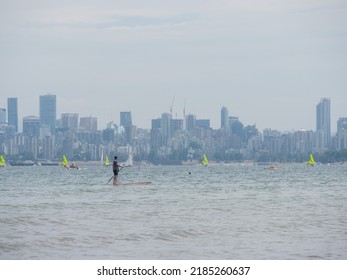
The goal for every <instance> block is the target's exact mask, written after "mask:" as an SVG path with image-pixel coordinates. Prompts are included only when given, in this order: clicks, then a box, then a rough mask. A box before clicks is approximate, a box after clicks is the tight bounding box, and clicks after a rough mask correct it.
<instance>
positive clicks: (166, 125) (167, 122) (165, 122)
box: [161, 113, 172, 146]
mask: <svg viewBox="0 0 347 280" xmlns="http://www.w3.org/2000/svg"><path fill="white" fill-rule="evenodd" d="M171 119H172V116H171V114H169V113H163V114H162V115H161V132H162V136H163V145H164V146H168V145H169V142H170V140H171Z"/></svg>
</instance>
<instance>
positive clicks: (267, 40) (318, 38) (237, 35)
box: [0, 0, 347, 132]
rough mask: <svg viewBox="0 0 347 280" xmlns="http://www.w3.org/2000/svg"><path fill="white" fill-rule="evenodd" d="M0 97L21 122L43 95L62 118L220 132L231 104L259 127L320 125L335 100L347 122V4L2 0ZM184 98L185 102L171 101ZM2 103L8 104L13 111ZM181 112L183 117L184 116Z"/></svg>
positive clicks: (320, 0)
mask: <svg viewBox="0 0 347 280" xmlns="http://www.w3.org/2000/svg"><path fill="white" fill-rule="evenodd" d="M0 8H1V9H0V15H1V16H0V61H1V64H0V77H1V78H0V81H1V83H0V92H1V96H2V97H3V96H4V97H18V110H19V111H20V112H21V113H20V115H19V119H22V118H23V117H25V116H29V115H32V114H34V115H38V112H39V105H38V96H39V95H42V94H47V93H51V94H53V95H57V96H59V98H58V100H57V107H58V108H59V109H58V111H57V114H58V115H60V114H61V113H69V112H70V113H75V112H78V113H79V114H80V115H81V116H94V117H97V118H98V121H99V124H100V127H103V126H104V125H106V124H107V122H109V121H111V120H113V121H116V122H118V123H119V121H120V120H119V119H118V118H119V115H118V114H119V112H122V111H131V112H133V120H132V121H133V123H134V124H136V125H137V126H138V127H143V128H149V126H150V120H151V119H152V118H154V117H156V116H160V115H161V114H162V113H163V112H169V111H170V108H171V107H172V112H173V116H174V117H175V116H176V113H177V116H178V118H182V116H183V108H184V107H185V111H186V114H189V113H192V114H195V115H196V116H197V117H198V118H201V119H206V118H210V119H211V126H212V127H214V128H218V127H219V126H220V117H219V116H220V108H221V107H223V106H225V107H227V108H228V111H229V114H230V115H231V116H237V117H239V119H240V120H241V121H242V122H243V123H247V124H256V125H257V127H258V128H259V129H260V130H263V129H265V128H268V127H270V128H274V129H278V130H280V131H291V130H297V129H301V128H304V129H308V130H309V129H312V130H314V129H315V105H316V103H317V101H318V100H320V98H322V97H329V98H330V99H331V119H332V121H333V123H332V132H335V131H336V125H335V123H334V122H335V121H336V120H337V119H338V118H339V117H341V116H345V115H346V108H347V95H346V92H347V86H346V83H345V73H346V72H347V52H346V50H347V37H346V34H347V33H346V26H347V3H346V2H345V1H341V0H329V1H328V0H317V1H311V0H302V1H285V0H279V1H276V2H275V3H274V2H273V1H271V0H265V1H261V3H260V2H259V1H255V0H251V1H247V2H245V1H224V0H222V1H213V0H201V1H200V0H199V1H197V0H187V1H165V3H164V2H162V1H158V0H150V1H102V2H98V3H97V4H93V3H92V2H88V1H87V2H86V1H81V0H73V1H66V0H62V1H59V2H57V3H53V2H47V1H42V0H34V1H30V3H28V2H27V1H23V0H14V1H0ZM173 100H174V102H172V101H173ZM5 102H6V101H4V100H2V101H0V107H6V103H5ZM180 116H181V117H180Z"/></svg>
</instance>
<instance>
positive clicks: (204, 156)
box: [201, 154, 208, 166]
mask: <svg viewBox="0 0 347 280" xmlns="http://www.w3.org/2000/svg"><path fill="white" fill-rule="evenodd" d="M207 164H208V160H207V157H206V154H204V155H203V157H202V161H201V165H202V166H207Z"/></svg>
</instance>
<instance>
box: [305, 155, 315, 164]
mask: <svg viewBox="0 0 347 280" xmlns="http://www.w3.org/2000/svg"><path fill="white" fill-rule="evenodd" d="M315 164H316V162H315V161H314V158H313V155H312V153H310V159H309V160H308V162H307V166H314V165H315Z"/></svg>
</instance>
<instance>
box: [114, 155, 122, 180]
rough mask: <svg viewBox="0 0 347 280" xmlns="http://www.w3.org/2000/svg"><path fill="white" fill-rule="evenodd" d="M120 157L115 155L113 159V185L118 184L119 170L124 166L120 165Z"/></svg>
mask: <svg viewBox="0 0 347 280" xmlns="http://www.w3.org/2000/svg"><path fill="white" fill-rule="evenodd" d="M117 159H118V157H117V156H115V157H114V161H113V165H112V166H113V175H114V176H113V185H115V186H116V185H117V184H118V172H119V167H122V166H121V165H118V161H117Z"/></svg>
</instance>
